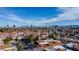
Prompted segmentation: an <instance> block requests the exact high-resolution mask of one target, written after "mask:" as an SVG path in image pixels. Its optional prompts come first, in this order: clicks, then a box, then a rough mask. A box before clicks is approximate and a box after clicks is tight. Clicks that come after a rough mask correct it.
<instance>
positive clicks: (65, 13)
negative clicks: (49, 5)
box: [38, 7, 79, 23]
mask: <svg viewBox="0 0 79 59" xmlns="http://www.w3.org/2000/svg"><path fill="white" fill-rule="evenodd" d="M59 11H62V13H61V14H59V15H58V16H57V17H54V18H51V19H46V20H44V21H39V22H38V23H53V22H58V21H64V20H78V18H79V8H76V7H74V8H59Z"/></svg>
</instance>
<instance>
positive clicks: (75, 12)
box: [0, 7, 79, 25]
mask: <svg viewBox="0 0 79 59" xmlns="http://www.w3.org/2000/svg"><path fill="white" fill-rule="evenodd" d="M4 11H5V10H4ZM4 11H3V12H2V11H1V13H3V14H0V17H2V18H5V19H8V20H12V21H16V22H20V23H25V24H28V25H29V24H31V25H42V24H47V23H54V22H59V21H64V20H78V19H79V8H76V7H74V8H69V7H68V8H64V7H62V8H58V11H62V13H60V14H58V16H57V17H53V18H50V19H46V18H43V19H40V20H37V21H35V20H27V19H23V18H21V17H20V16H17V15H15V14H12V13H9V11H8V12H7V11H5V12H4Z"/></svg>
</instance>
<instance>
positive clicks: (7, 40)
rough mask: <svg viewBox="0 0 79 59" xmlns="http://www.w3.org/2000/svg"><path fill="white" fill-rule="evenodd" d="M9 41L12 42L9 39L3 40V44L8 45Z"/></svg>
mask: <svg viewBox="0 0 79 59" xmlns="http://www.w3.org/2000/svg"><path fill="white" fill-rule="evenodd" d="M11 40H13V39H12V38H11V37H7V38H5V39H4V40H3V42H4V44H8V43H9V42H10V41H11Z"/></svg>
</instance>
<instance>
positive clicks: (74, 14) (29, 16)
mask: <svg viewBox="0 0 79 59" xmlns="http://www.w3.org/2000/svg"><path fill="white" fill-rule="evenodd" d="M78 18H79V8H78V7H68V8H66V7H0V26H6V25H10V26H12V25H16V26H21V25H34V26H49V25H79V19H78Z"/></svg>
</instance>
